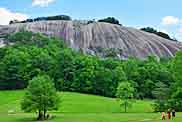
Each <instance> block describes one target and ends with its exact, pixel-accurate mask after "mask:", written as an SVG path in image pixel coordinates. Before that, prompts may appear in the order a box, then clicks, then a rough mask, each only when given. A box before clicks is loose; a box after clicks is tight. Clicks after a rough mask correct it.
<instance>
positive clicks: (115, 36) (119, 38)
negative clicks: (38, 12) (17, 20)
mask: <svg viewBox="0 0 182 122" xmlns="http://www.w3.org/2000/svg"><path fill="white" fill-rule="evenodd" d="M21 30H28V31H33V32H35V33H37V32H41V33H43V34H46V35H48V36H56V37H60V38H63V39H64V40H65V42H66V43H67V44H68V45H69V46H70V47H72V48H74V49H81V50H82V51H83V52H85V53H89V54H98V55H102V51H101V52H99V51H100V50H102V49H112V50H113V49H114V50H117V51H116V53H117V56H118V57H120V58H127V57H129V56H134V57H137V58H146V57H147V56H149V55H155V56H157V57H171V56H174V54H175V52H176V51H180V50H182V43H180V42H173V41H171V40H167V39H164V38H161V37H159V36H157V35H154V34H150V33H147V32H143V31H140V30H137V29H134V28H129V27H123V26H119V25H114V24H109V23H96V22H95V23H90V24H87V23H86V22H81V21H40V22H33V23H24V24H13V25H8V26H0V35H5V34H8V33H14V32H18V31H21Z"/></svg>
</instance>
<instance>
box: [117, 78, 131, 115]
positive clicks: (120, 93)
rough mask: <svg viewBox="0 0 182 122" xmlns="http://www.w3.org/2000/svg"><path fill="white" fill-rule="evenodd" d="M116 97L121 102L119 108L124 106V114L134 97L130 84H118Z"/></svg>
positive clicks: (126, 82)
mask: <svg viewBox="0 0 182 122" xmlns="http://www.w3.org/2000/svg"><path fill="white" fill-rule="evenodd" d="M116 97H117V98H118V99H119V101H120V102H121V104H120V105H121V106H124V108H125V112H127V108H128V107H131V106H132V102H133V100H132V99H133V97H134V88H133V87H132V85H131V83H130V82H128V81H124V82H121V83H119V85H118V87H117V92H116Z"/></svg>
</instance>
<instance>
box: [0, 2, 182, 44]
mask: <svg viewBox="0 0 182 122" xmlns="http://www.w3.org/2000/svg"><path fill="white" fill-rule="evenodd" d="M181 5H182V0H0V25H6V24H8V23H9V21H10V20H14V19H17V20H25V19H27V18H35V17H41V16H52V15H62V14H64V15H69V16H71V17H72V19H82V20H88V19H96V20H97V19H102V18H105V17H109V16H111V17H115V18H117V19H119V20H120V23H121V24H123V25H125V26H129V27H135V28H141V27H148V26H149V27H154V28H156V29H157V30H158V31H162V32H165V33H167V34H169V35H170V36H171V37H172V38H177V39H178V40H180V41H182V7H181Z"/></svg>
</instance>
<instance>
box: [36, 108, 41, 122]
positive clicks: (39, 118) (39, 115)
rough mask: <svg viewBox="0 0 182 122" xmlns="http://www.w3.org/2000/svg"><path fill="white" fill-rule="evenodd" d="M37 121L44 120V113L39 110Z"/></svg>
mask: <svg viewBox="0 0 182 122" xmlns="http://www.w3.org/2000/svg"><path fill="white" fill-rule="evenodd" d="M37 120H42V112H41V110H39V113H38V117H37Z"/></svg>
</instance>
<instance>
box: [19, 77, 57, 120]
mask: <svg viewBox="0 0 182 122" xmlns="http://www.w3.org/2000/svg"><path fill="white" fill-rule="evenodd" d="M58 104H59V97H58V95H57V93H56V89H55V88H54V84H53V81H52V80H51V78H50V77H49V76H46V75H39V76H37V77H34V78H33V79H32V80H31V81H29V85H28V88H27V91H26V93H25V96H24V98H23V100H22V102H21V108H22V110H24V111H25V112H36V113H38V120H44V119H46V113H47V111H49V110H57V109H58Z"/></svg>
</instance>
